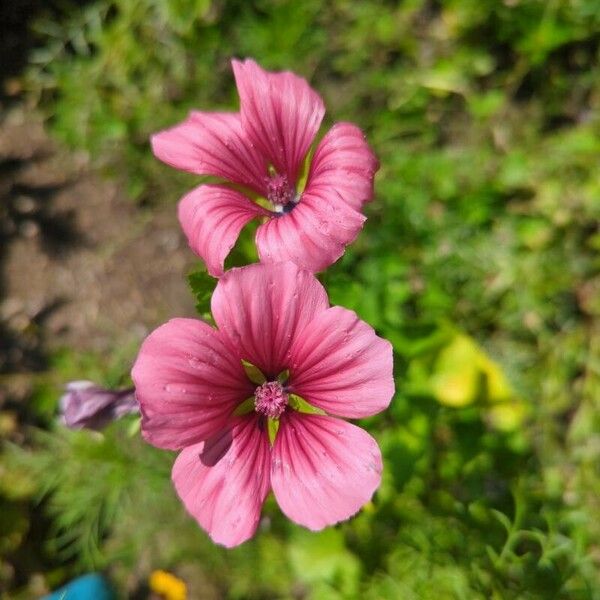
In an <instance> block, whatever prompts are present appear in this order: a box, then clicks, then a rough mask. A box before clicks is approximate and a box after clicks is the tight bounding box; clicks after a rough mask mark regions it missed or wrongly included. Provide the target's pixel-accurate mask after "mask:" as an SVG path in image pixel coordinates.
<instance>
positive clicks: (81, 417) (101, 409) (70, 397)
mask: <svg viewBox="0 0 600 600" xmlns="http://www.w3.org/2000/svg"><path fill="white" fill-rule="evenodd" d="M65 389H66V392H65V394H64V395H63V396H62V397H61V399H60V413H61V416H62V421H63V423H64V424H65V425H66V426H67V427H69V428H70V429H82V428H86V429H94V430H96V431H98V430H100V429H103V428H104V427H106V426H107V425H108V424H109V423H111V422H112V421H115V420H117V419H120V418H121V417H122V416H124V415H127V414H132V413H139V412H140V407H139V404H138V402H137V400H136V399H135V393H134V388H127V389H124V390H107V389H106V388H103V387H100V386H99V385H96V384H95V383H94V382H92V381H70V382H69V383H67V385H66V388H65Z"/></svg>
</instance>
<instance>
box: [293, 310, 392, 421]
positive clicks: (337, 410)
mask: <svg viewBox="0 0 600 600" xmlns="http://www.w3.org/2000/svg"><path fill="white" fill-rule="evenodd" d="M290 358H291V361H290V364H289V369H290V386H291V389H292V390H293V392H294V393H295V394H298V395H299V396H301V397H302V398H304V399H305V400H306V401H307V402H309V403H310V404H312V405H313V406H317V407H319V408H322V409H323V410H324V411H326V412H328V413H330V414H333V415H338V416H342V417H348V418H361V417H368V416H371V415H374V414H377V413H378V412H381V411H382V410H384V409H385V408H387V406H388V405H389V403H390V401H391V399H392V396H393V395H394V376H393V359H392V345H391V344H390V343H389V342H388V341H387V340H384V339H382V338H380V337H377V335H376V334H375V331H374V330H373V328H372V327H371V326H370V325H367V323H365V322H364V321H361V320H360V319H359V318H358V317H357V316H356V313H354V312H353V311H351V310H347V309H345V308H342V307H340V306H333V307H331V308H330V309H328V310H326V311H325V312H322V313H319V314H318V315H316V316H315V318H314V319H313V320H312V321H311V322H310V323H309V324H308V325H307V326H306V328H305V329H303V330H302V332H301V333H300V334H299V335H298V336H297V337H296V339H295V340H294V343H293V345H292V348H291V350H290Z"/></svg>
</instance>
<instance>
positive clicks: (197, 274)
mask: <svg viewBox="0 0 600 600" xmlns="http://www.w3.org/2000/svg"><path fill="white" fill-rule="evenodd" d="M187 280H188V284H189V286H190V288H191V290H192V294H194V297H195V298H196V310H197V311H198V313H199V314H200V315H205V314H206V313H210V299H211V296H212V293H213V291H214V289H215V286H216V284H217V280H216V279H214V278H213V277H211V276H210V275H209V274H208V273H207V272H206V271H205V270H204V269H202V270H199V271H194V272H193V273H190V274H189V275H188V277H187Z"/></svg>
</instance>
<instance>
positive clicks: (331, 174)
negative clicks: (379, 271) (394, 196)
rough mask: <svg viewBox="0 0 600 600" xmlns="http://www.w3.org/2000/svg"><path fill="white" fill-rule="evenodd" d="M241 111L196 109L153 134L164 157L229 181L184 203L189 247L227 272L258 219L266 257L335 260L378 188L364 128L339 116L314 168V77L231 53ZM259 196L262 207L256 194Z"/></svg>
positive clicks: (319, 115) (320, 111) (320, 110)
mask: <svg viewBox="0 0 600 600" xmlns="http://www.w3.org/2000/svg"><path fill="white" fill-rule="evenodd" d="M232 65H233V72H234V74H235V80H236V83H237V88H238V91H239V94H240V112H239V113H224V112H192V113H191V114H190V115H189V116H188V118H187V119H186V120H185V121H184V122H183V123H181V124H179V125H176V126H175V127H172V128H171V129H167V130H165V131H161V132H160V133H157V134H155V135H154V136H152V149H153V151H154V154H155V156H156V157H157V158H159V159H160V160H162V161H164V162H165V163H167V164H169V165H171V166H172V167H175V168H177V169H182V170H184V171H190V172H191V173H196V174H198V175H213V176H217V177H220V178H223V179H226V180H227V181H228V182H230V183H231V184H235V186H234V187H231V186H230V185H227V184H225V185H212V184H211V185H202V186H200V187H197V188H195V189H194V190H192V191H191V192H189V193H188V194H187V195H186V196H184V198H183V199H182V200H181V202H180V205H179V220H180V222H181V225H182V227H183V230H184V231H185V234H186V235H187V238H188V241H189V244H190V246H191V248H192V249H193V250H194V252H196V254H198V255H199V256H200V257H202V258H203V259H204V261H205V262H206V265H207V269H208V272H209V273H210V274H211V275H214V276H217V277H218V276H220V275H221V274H222V273H223V263H224V261H225V258H226V257H227V255H228V254H229V252H230V250H231V249H232V248H233V245H234V244H235V242H236V240H237V238H238V236H239V233H240V231H241V229H242V227H244V225H246V223H248V222H249V221H251V220H252V219H254V218H262V219H263V220H265V222H264V223H263V224H261V225H260V227H259V228H258V231H257V232H256V245H257V247H258V254H259V257H260V260H261V261H262V262H279V261H284V260H292V261H293V262H295V263H296V264H298V265H300V266H302V267H303V268H306V269H308V270H309V271H313V272H316V271H320V270H322V269H324V268H326V267H328V266H329V265H330V264H332V263H333V262H335V261H336V260H337V259H338V258H339V257H340V256H341V255H342V254H343V253H344V248H345V246H346V245H347V244H349V243H351V242H352V241H354V239H355V238H356V236H357V235H358V232H359V231H360V229H361V227H362V225H363V223H364V221H365V217H364V216H363V214H362V213H361V209H362V206H363V204H364V203H365V202H368V201H369V200H371V198H372V197H373V177H374V175H375V172H376V171H377V169H378V163H377V159H376V158H375V156H374V154H373V152H372V151H371V150H370V148H369V146H368V144H367V142H366V141H365V138H364V135H363V134H362V132H361V130H360V129H359V128H358V127H356V126H355V125H352V124H351V123H338V124H336V125H334V126H333V127H332V128H331V129H330V130H329V132H328V133H327V134H326V135H325V137H324V138H323V139H322V140H321V142H320V143H319V144H318V146H317V148H316V150H315V153H314V156H313V157H312V160H311V162H310V166H309V168H308V172H307V173H306V174H304V173H303V165H304V161H305V159H306V157H307V154H308V152H309V149H310V147H311V145H312V143H313V142H314V140H315V136H316V135H317V132H318V130H319V127H320V125H321V121H322V119H323V115H324V114H325V107H324V105H323V101H322V100H321V98H320V96H319V95H318V94H317V93H316V92H315V91H314V90H313V89H312V88H311V87H310V86H309V85H308V83H307V82H306V81H305V80H304V79H302V78H301V77H298V76H297V75H294V74H293V73H290V72H287V71H286V72H282V73H270V72H268V71H265V70H263V69H262V68H261V67H259V66H258V65H257V64H256V63H255V62H254V61H253V60H250V59H247V60H245V61H243V62H240V61H237V60H233V61H232ZM257 196H258V197H262V198H263V199H265V200H266V202H263V203H262V204H264V205H265V206H268V208H266V207H265V206H262V205H261V204H257V203H256V202H254V201H253V200H252V199H251V198H256V197H257Z"/></svg>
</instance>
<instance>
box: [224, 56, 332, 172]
mask: <svg viewBox="0 0 600 600" xmlns="http://www.w3.org/2000/svg"><path fill="white" fill-rule="evenodd" d="M232 66H233V72H234V75H235V80H236V83H237V87H238V91H239V94H240V113H241V115H242V125H243V127H244V130H245V131H246V132H247V133H248V136H249V137H250V139H251V140H252V142H253V144H255V146H256V147H257V148H258V149H259V150H260V151H261V152H262V153H263V154H264V156H265V157H267V159H268V160H269V162H270V163H271V164H272V165H273V166H274V167H275V169H276V170H277V172H278V173H281V174H285V175H287V177H288V179H289V181H290V183H296V181H297V178H298V172H299V169H300V166H301V164H302V161H303V160H304V158H305V157H306V154H307V152H308V149H309V148H310V145H311V144H312V142H313V140H314V139H315V135H316V134H317V131H318V130H319V127H320V125H321V121H322V120H323V115H324V114H325V107H324V105H323V100H321V98H320V96H319V95H318V94H317V93H316V92H315V91H314V90H313V89H312V88H311V87H310V86H309V85H308V83H307V82H306V80H304V79H302V78H301V77H298V76H297V75H294V74H293V73H290V72H289V71H284V72H281V73H270V72H268V71H265V70H264V69H262V68H261V67H260V66H259V65H257V64H256V63H255V62H254V61H253V60H251V59H246V60H245V61H243V62H242V61H238V60H233V61H232Z"/></svg>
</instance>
